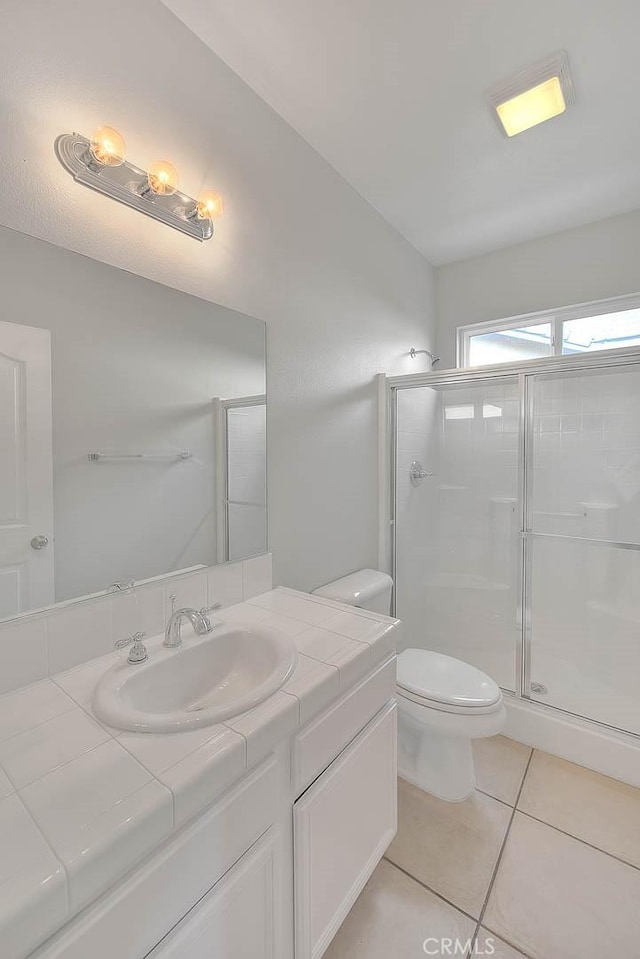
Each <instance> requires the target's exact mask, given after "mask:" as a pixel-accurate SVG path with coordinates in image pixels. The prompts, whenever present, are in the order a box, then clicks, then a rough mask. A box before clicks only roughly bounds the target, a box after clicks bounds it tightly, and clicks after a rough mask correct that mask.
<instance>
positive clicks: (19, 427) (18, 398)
mask: <svg viewBox="0 0 640 959" xmlns="http://www.w3.org/2000/svg"><path fill="white" fill-rule="evenodd" d="M194 252H195V253H197V249H196V250H194ZM0 289H1V290H2V299H1V301H0V302H1V308H0V620H1V619H7V618H11V617H14V616H16V615H19V614H20V613H22V612H25V611H27V610H30V609H37V608H41V607H45V606H49V605H51V604H53V603H57V602H61V601H65V600H69V599H74V598H76V597H80V596H84V595H86V594H89V593H96V592H101V591H104V590H109V589H117V588H120V587H122V586H126V585H127V584H129V583H130V582H131V581H132V580H135V581H140V580H145V579H149V578H152V577H155V576H160V575H162V574H165V573H169V572H175V571H176V570H180V569H186V568H191V567H194V566H199V565H211V564H212V563H215V562H218V561H224V560H228V559H229V560H236V559H241V558H244V557H246V556H250V555H254V554H257V553H261V552H263V551H264V550H265V549H266V548H267V533H266V468H265V467H266V436H265V432H266V425H265V412H266V408H265V330H266V327H265V324H264V323H263V322H262V321H260V320H257V319H255V318H254V317H251V316H246V315H244V314H242V313H237V312H235V311H233V310H229V309H226V308H224V307H221V306H217V305H216V304H214V303H210V302H208V301H206V300H202V299H199V298H197V297H194V296H189V295H187V294H185V293H181V292H178V291H177V290H175V289H172V288H170V287H167V286H163V285H162V284H160V283H154V282H152V281H150V280H146V279H143V278H142V277H139V276H136V275H133V274H131V273H127V272H125V271H123V270H119V269H116V268H114V267H111V266H108V265H106V264H104V263H100V262H98V261H96V260H92V259H89V258H87V257H84V256H80V255H78V254H75V253H71V252H69V251H67V250H63V249H61V248H59V247H56V246H52V245H50V244H48V243H45V242H43V241H41V240H37V239H34V238H33V237H29V236H26V235H24V234H21V233H17V232H15V231H12V230H8V229H5V228H3V227H0Z"/></svg>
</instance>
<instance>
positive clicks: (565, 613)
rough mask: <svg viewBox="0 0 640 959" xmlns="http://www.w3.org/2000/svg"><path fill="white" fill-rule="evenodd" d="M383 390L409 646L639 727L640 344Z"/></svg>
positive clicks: (399, 611) (553, 704) (398, 596)
mask: <svg viewBox="0 0 640 959" xmlns="http://www.w3.org/2000/svg"><path fill="white" fill-rule="evenodd" d="M386 384H387V394H388V400H389V406H388V409H389V414H390V418H389V422H390V425H391V439H392V442H391V460H392V471H391V472H392V482H391V496H390V500H391V525H390V529H391V550H392V561H393V573H394V582H395V596H394V603H395V612H396V615H397V616H398V617H399V618H401V619H402V620H403V622H404V624H405V644H406V645H407V646H416V647H424V648H429V649H434V650H437V651H439V652H443V653H447V654H449V655H451V656H455V657H457V658H459V659H463V660H466V661H467V662H469V663H472V664H473V665H475V666H477V667H479V668H480V669H482V670H484V671H485V672H487V673H488V674H489V675H490V676H492V677H493V678H494V679H495V680H496V681H497V682H498V683H499V685H500V686H501V687H502V688H503V690H505V691H507V692H508V693H510V694H511V695H512V696H513V697H516V698H518V699H520V700H529V701H531V702H534V703H535V702H537V703H541V704H544V705H545V706H546V707H550V708H552V709H555V710H559V711H562V712H563V713H564V714H565V715H566V714H572V715H573V716H576V717H581V718H582V719H586V720H590V721H591V722H594V723H599V724H601V725H602V726H605V727H611V728H612V729H615V730H620V731H622V732H624V733H630V734H633V735H635V736H640V353H639V352H637V351H632V350H623V351H616V352H606V353H601V354H597V355H591V356H588V357H585V356H580V357H562V358H560V357H554V358H552V359H551V358H550V359H543V360H535V361H528V362H525V363H516V364H505V365H501V366H494V367H483V368H477V369H461V370H451V371H444V372H442V373H432V374H412V375H407V376H396V377H387V378H386Z"/></svg>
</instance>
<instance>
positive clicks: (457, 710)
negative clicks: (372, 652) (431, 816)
mask: <svg viewBox="0 0 640 959" xmlns="http://www.w3.org/2000/svg"><path fill="white" fill-rule="evenodd" d="M396 692H397V696H398V775H399V776H401V777H402V778H403V779H407V780H408V781H409V782H411V783H413V784H414V785H415V786H418V787H419V788H420V789H423V790H425V792H429V793H432V795H434V796H437V797H438V798H439V799H445V800H447V801H448V802H462V801H463V800H464V799H468V798H469V796H471V795H472V793H473V791H474V789H475V770H474V764H473V754H472V751H471V742H472V740H473V739H482V738H484V737H486V736H495V735H496V733H499V732H500V730H501V729H502V727H503V726H504V722H505V718H506V711H505V707H504V703H503V701H502V693H501V692H500V688H499V687H498V685H497V684H496V683H495V682H494V681H493V680H492V679H491V678H490V677H489V676H487V675H486V674H485V673H483V672H481V671H480V670H479V669H476V668H475V667H474V666H470V665H469V664H468V663H464V662H462V660H459V659H454V658H453V657H452V656H444V655H443V654H442V653H435V652H432V651H430V650H426V649H405V650H404V652H402V653H400V655H399V656H398V674H397V686H396Z"/></svg>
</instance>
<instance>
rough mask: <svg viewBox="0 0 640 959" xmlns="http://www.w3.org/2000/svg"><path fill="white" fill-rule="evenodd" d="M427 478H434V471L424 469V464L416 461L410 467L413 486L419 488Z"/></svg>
mask: <svg viewBox="0 0 640 959" xmlns="http://www.w3.org/2000/svg"><path fill="white" fill-rule="evenodd" d="M426 476H433V471H432V470H425V469H423V468H422V463H420V462H419V461H418V460H414V461H413V463H412V464H411V466H410V467H409V479H410V480H411V485H412V486H419V485H420V483H421V482H422V480H423V479H424V478H425V477H426Z"/></svg>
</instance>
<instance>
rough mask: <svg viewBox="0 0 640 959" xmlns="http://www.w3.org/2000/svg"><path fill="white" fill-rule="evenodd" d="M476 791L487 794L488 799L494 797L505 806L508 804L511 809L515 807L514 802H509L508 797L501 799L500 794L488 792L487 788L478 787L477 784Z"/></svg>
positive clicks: (483, 794)
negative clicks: (495, 794)
mask: <svg viewBox="0 0 640 959" xmlns="http://www.w3.org/2000/svg"><path fill="white" fill-rule="evenodd" d="M476 792H477V793H480V794H481V795H482V796H486V797H487V798H488V799H494V800H495V801H496V802H499V803H502V805H503V806H507V807H508V808H509V809H515V806H514V805H513V803H510V802H507V800H506V799H499V798H498V796H494V795H493V794H492V793H488V792H487V791H486V789H478V787H477V786H476Z"/></svg>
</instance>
